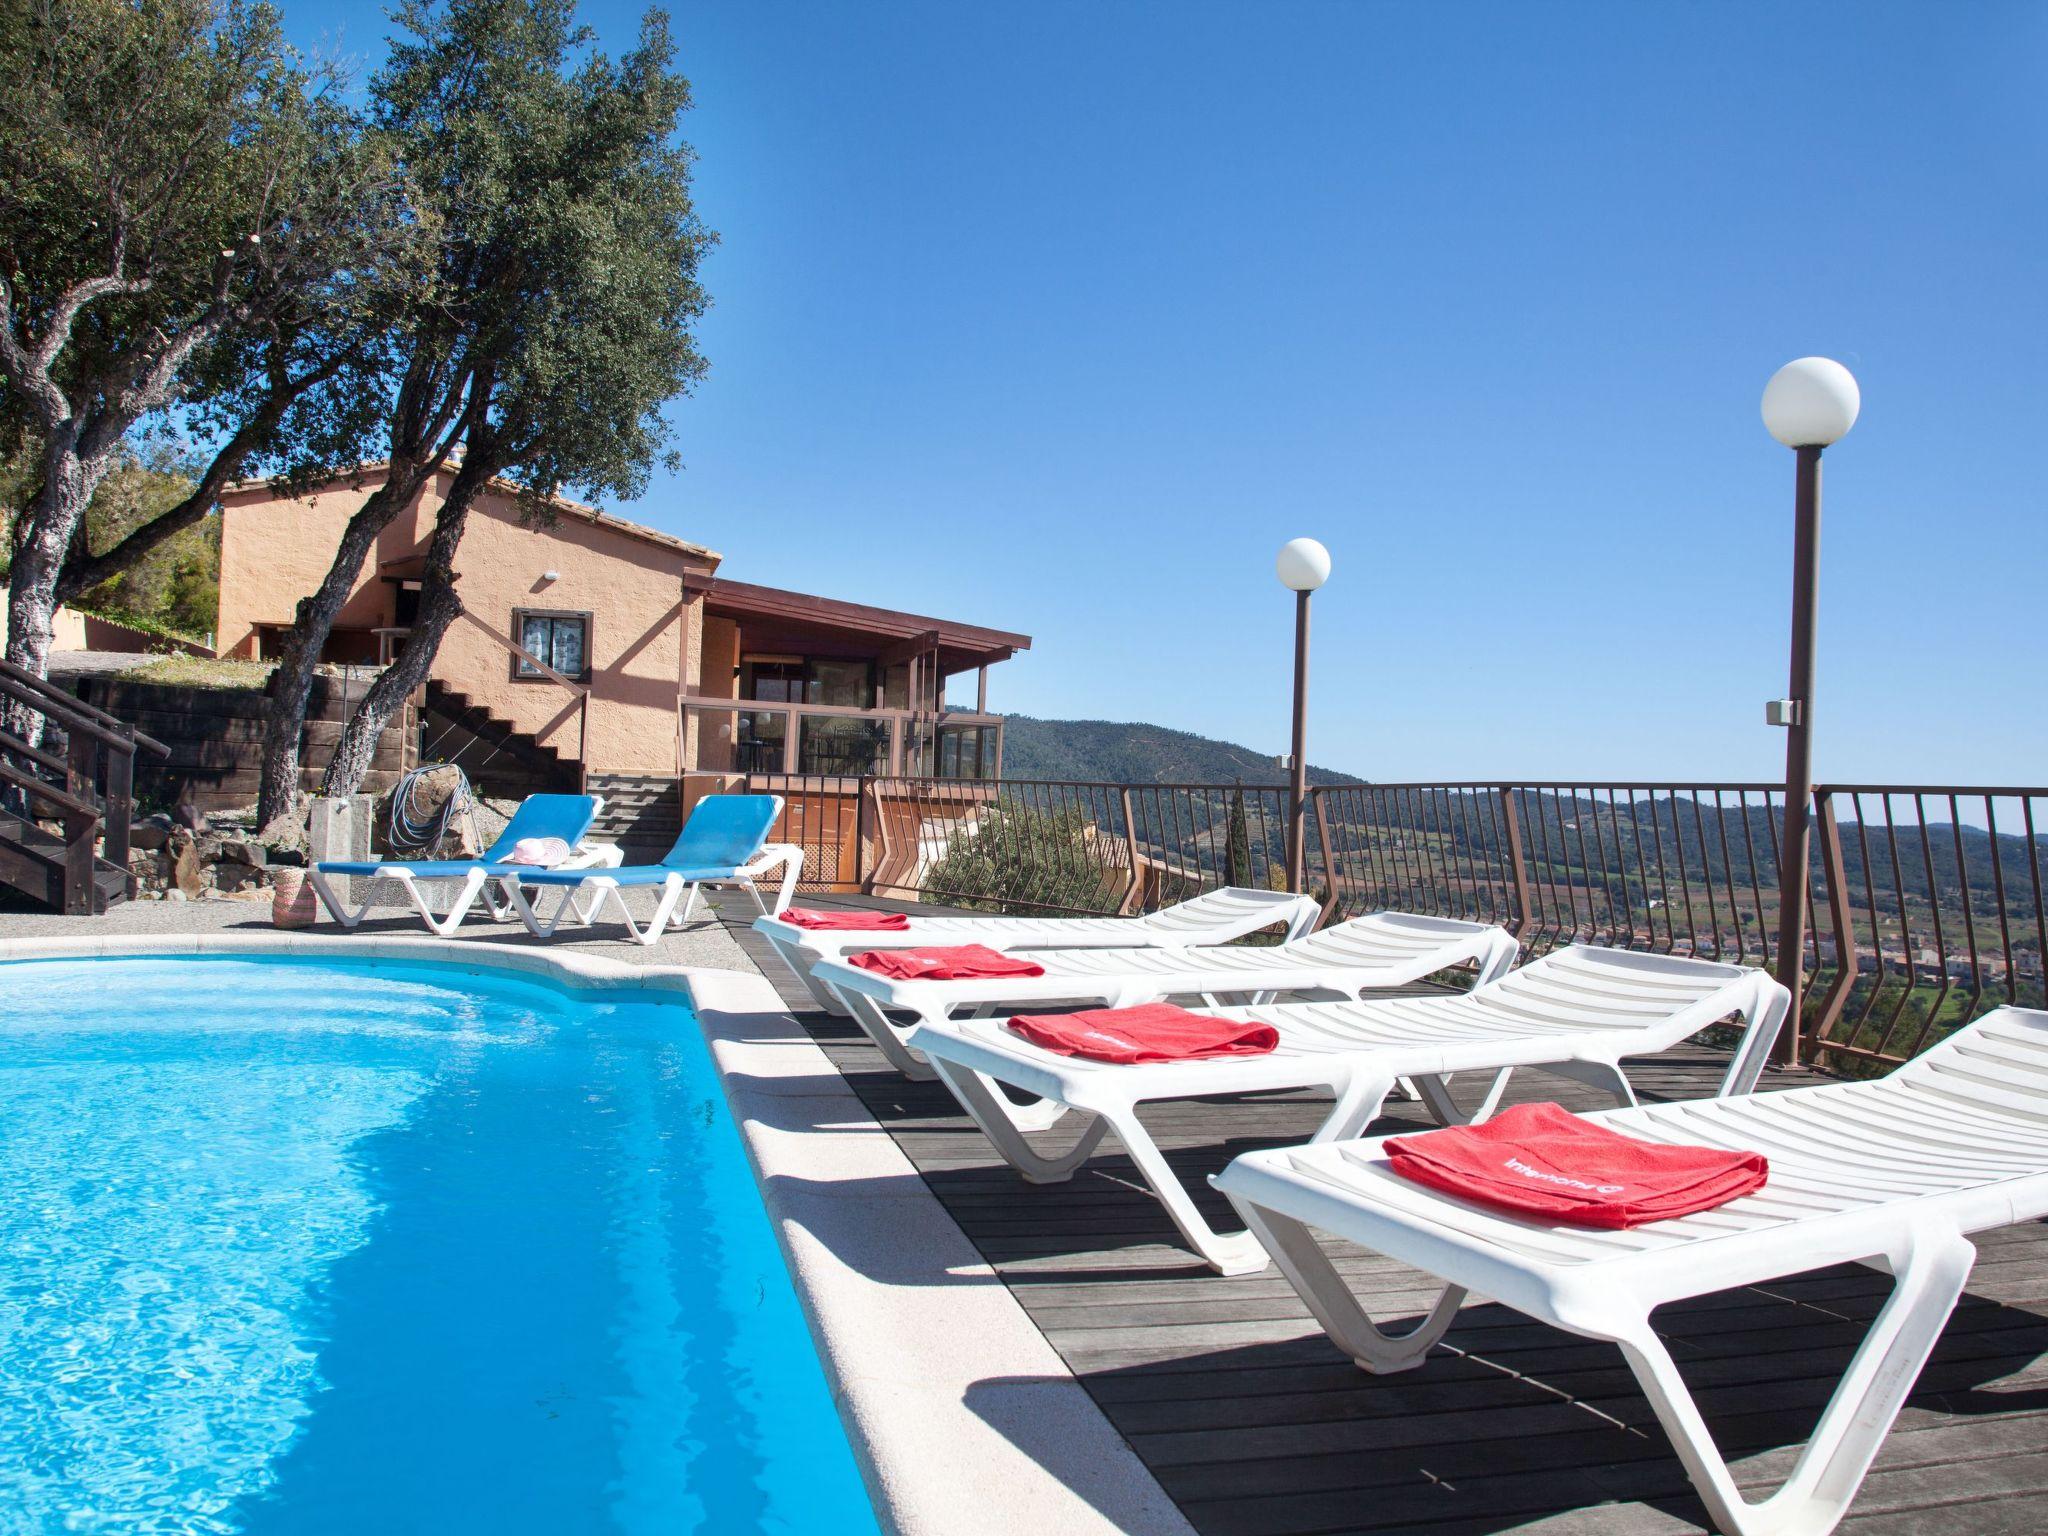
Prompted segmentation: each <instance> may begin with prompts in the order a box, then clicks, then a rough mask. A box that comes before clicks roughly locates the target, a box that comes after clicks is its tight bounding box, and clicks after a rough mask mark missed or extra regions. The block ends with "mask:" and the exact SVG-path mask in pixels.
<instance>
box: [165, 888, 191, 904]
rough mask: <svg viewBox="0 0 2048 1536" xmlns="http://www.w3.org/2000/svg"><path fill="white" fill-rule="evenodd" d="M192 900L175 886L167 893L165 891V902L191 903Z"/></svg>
mask: <svg viewBox="0 0 2048 1536" xmlns="http://www.w3.org/2000/svg"><path fill="white" fill-rule="evenodd" d="M191 899H192V898H191V897H189V896H187V895H186V894H185V893H184V892H183V891H181V890H179V889H178V888H177V887H176V886H175V885H174V886H172V887H171V888H170V889H169V890H167V891H165V892H164V900H165V901H190V900H191Z"/></svg>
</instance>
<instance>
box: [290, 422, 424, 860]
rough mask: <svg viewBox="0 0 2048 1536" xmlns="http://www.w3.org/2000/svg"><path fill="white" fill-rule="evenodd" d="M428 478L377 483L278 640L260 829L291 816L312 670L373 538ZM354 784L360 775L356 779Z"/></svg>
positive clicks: (405, 474)
mask: <svg viewBox="0 0 2048 1536" xmlns="http://www.w3.org/2000/svg"><path fill="white" fill-rule="evenodd" d="M431 473H432V468H431V467H430V466H428V465H423V464H421V463H418V462H394V463H393V464H392V466H391V469H390V472H389V473H388V474H387V475H386V476H385V479H384V483H383V484H382V485H380V486H378V487H377V489H376V490H374V491H372V492H371V493H370V496H369V499H368V500H366V501H365V502H364V503H363V504H362V506H360V507H359V508H357V509H356V514H355V516H353V517H351V518H350V519H349V520H348V526H347V527H346V528H345V529H343V530H342V534H341V543H340V544H339V545H338V546H337V547H336V549H335V552H334V560H333V562H332V563H331V564H330V565H329V566H328V567H327V575H326V576H325V577H324V578H323V579H322V580H321V582H320V586H319V588H318V590H316V591H315V592H314V593H313V594H312V595H311V596H310V597H302V598H300V599H299V608H298V614H297V616H296V618H295V619H294V621H293V623H292V627H291V629H290V630H289V631H288V632H287V633H286V635H285V637H284V650H283V653H282V654H281V655H279V657H278V659H277V669H276V670H275V671H274V672H272V673H271V676H270V688H269V692H270V702H269V703H268V705H266V706H265V709H264V714H263V762H262V778H261V781H260V783H259V785H258V788H257V791H256V825H257V826H259V827H267V826H269V825H270V823H271V822H273V821H275V820H276V819H277V818H278V817H280V816H283V815H285V814H286V813H288V812H292V811H296V810H297V809H298V808H299V736H300V734H301V733H302V732H303V731H304V730H305V726H306V706H307V702H308V701H309V700H310V699H311V698H312V696H313V678H314V675H315V669H316V668H317V667H318V666H319V665H320V653H321V651H322V650H324V649H325V648H326V646H327V637H328V635H329V634H331V633H332V632H333V630H334V618H335V615H336V614H338V613H340V612H341V608H342V605H343V604H344V603H346V602H347V601H348V598H349V594H350V593H351V592H352V591H354V590H355V585H356V581H357V579H358V578H359V577H360V576H361V575H362V572H363V562H364V561H365V560H367V559H368V558H369V557H370V552H371V551H372V550H373V549H375V548H376V544H377V535H378V534H380V533H382V532H383V531H384V530H385V529H386V528H387V527H389V526H390V524H391V522H392V520H393V519H395V518H396V517H397V516H398V514H399V513H400V512H402V511H404V510H405V508H406V507H408V506H410V505H411V504H412V499H413V497H414V496H415V495H417V494H418V493H419V489H420V487H421V486H422V485H424V484H425V483H426V481H427V478H428V476H429V475H430V474H431ZM358 778H359V779H360V775H359V776H358Z"/></svg>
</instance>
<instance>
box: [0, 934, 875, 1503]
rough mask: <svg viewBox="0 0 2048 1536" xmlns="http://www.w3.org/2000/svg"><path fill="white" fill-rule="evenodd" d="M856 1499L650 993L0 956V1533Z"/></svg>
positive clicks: (671, 1006)
mask: <svg viewBox="0 0 2048 1536" xmlns="http://www.w3.org/2000/svg"><path fill="white" fill-rule="evenodd" d="M875 1528H876V1527H875V1521H874V1516H873V1513H872V1511H871V1509H870V1506H869V1504H868V1500H867V1497H866V1495H865V1493H864V1491H863V1489H862V1486H861V1482H860V1478H859V1475H858V1472H857V1471H856V1468H855V1466H854V1460H853V1456H852V1453H851V1451H850V1449H849V1447H848V1445H847V1441H846V1438H845V1434H844V1432H843V1430H842V1428H841V1425H840V1422H839V1419H838V1415H837V1414H836V1412H835V1411H834V1408H833V1406H832V1402H831V1399H830V1396H829V1394H828V1392H827V1389H826V1385H825V1381H824V1375H823V1372H822V1370H821V1368H820V1365H819V1363H818V1359H817V1356H816V1354H815V1352H814V1349H813V1346H812V1343H811V1339H810V1334H809V1331H808V1329H807V1328H806V1326H805V1323H804V1319H803V1316H802V1313H801V1310H800V1308H799V1306H798V1303H797V1299H796V1296H795V1294H794V1292H793V1290H792V1288H791V1284H790V1280H789V1276H788V1273H787V1271H786V1269H785V1267H784V1265H783V1262H782V1257H781V1254H780V1251H779V1250H778V1248H777V1246H776V1242H775V1238H774V1234H773V1232H772V1231H771V1230H770V1227H769V1223H768V1220H767V1217H766V1214H765V1212H764V1211H763V1209H762V1207H761V1202H760V1197H759V1193H758V1190H757V1188H756V1185H755V1181H754V1177H753V1174H752V1170H751V1168H750V1167H749V1166H748V1163H747V1160H746V1156H745V1152H744V1150H743V1148H742V1145H741V1142H740V1139H739V1135H738V1132H737V1128H736V1127H735V1126H734V1125H733V1123H732V1120H731V1117H730V1116H729V1114H728V1113H727V1110H726V1105H725V1100H724V1097H723V1094H722V1091H721V1089H720V1086H719V1083H718V1080H717V1075H716V1073H715V1071H714V1069H713V1066H712V1063H711V1060H710V1057H709V1053H708V1051H707V1050H706V1048H705V1046H704V1044H703V1041H702V1037H701V1035H700V1033H699V1031H698V1029H697V1026H696V1022H695V1020H694V1018H693V1017H692V1015H691V1014H690V1011H689V1009H688V1007H687V1006H686V1005H685V1003H684V1001H683V999H682V996H681V994H680V993H671V992H666V991H656V990H653V989H648V990H645V991H643V990H641V989H638V988H624V989H617V990H613V989H606V988H601V987H600V988H576V987H570V986H567V985H558V984H556V983H555V982H553V981H552V980H549V979H546V978H544V977H541V976H537V975H525V974H519V973H514V972H509V971H505V970H499V969H495V968H492V967H489V966H483V965H469V964H460V963H453V962H442V961H423V960H390V959H379V960H354V959H346V958H342V959H329V958H325V957H319V958H309V957H303V956H284V955H280V956H276V957H271V956H261V957H256V956H249V955H204V954H202V955H178V956H175V957H168V956H165V957H147V956H143V957H122V958H106V959H90V960H70V959H65V960H25V961H14V962H8V963H5V964H0V1531H4V1532H8V1533H13V1532H24V1533H26V1532H44V1531H58V1530H63V1531H120V1532H123V1533H128V1532H147V1533H160V1532H161V1533H168V1532H209V1533H211V1532H235V1533H251V1536H255V1533H283V1532H290V1533H295V1536H296V1533H309V1532H340V1531H349V1532H362V1531H421V1532H428V1531H431V1532H450V1533H455V1532H465V1533H466V1532H485V1531H489V1532H493V1533H516V1532H543V1531H545V1532H548V1533H551V1536H554V1533H571V1532H585V1531H589V1532H599V1531H617V1532H628V1533H639V1532H656V1531H659V1532H688V1531H705V1532H719V1533H724V1532H734V1533H742V1532H752V1531H761V1532H784V1531H787V1532H835V1533H836V1532H841V1531H845V1532H872V1531H873V1530H875Z"/></svg>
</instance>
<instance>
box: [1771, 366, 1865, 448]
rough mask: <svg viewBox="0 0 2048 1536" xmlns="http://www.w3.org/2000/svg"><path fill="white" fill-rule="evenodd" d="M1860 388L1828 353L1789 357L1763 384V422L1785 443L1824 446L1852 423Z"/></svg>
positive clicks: (1860, 401) (1835, 440)
mask: <svg viewBox="0 0 2048 1536" xmlns="http://www.w3.org/2000/svg"><path fill="white" fill-rule="evenodd" d="M1862 405H1863V392H1862V391H1861V390H1859V389H1858V388H1857V387H1856V375H1854V374H1853V373H1851V372H1850V371H1849V370H1848V369H1846V368H1844V367H1843V366H1842V365H1841V364H1840V363H1838V362H1836V361H1835V360H1834V359H1833V358H1831V357H1799V358H1794V359H1793V360H1792V361H1791V362H1789V363H1787V364H1786V365H1785V366H1784V367H1782V368H1780V369H1779V370H1778V371H1777V372H1776V373H1774V374H1772V375H1771V381H1770V383H1768V384H1766V385H1765V386H1764V402H1763V415H1764V426H1765V427H1766V428H1768V429H1769V431H1770V434H1771V436H1773V437H1775V438H1776V439H1777V440H1778V441H1779V442H1781V443H1783V444H1784V445H1785V446H1786V447H1787V448H1826V447H1829V446H1830V445H1832V444H1834V443H1838V442H1840V441H1841V440H1842V439H1843V438H1845V437H1847V436H1848V435H1849V429H1850V428H1851V427H1853V426H1855V425H1856V413H1857V411H1858V410H1860V409H1861V408H1862Z"/></svg>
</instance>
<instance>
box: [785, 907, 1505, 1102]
mask: <svg viewBox="0 0 2048 1536" xmlns="http://www.w3.org/2000/svg"><path fill="white" fill-rule="evenodd" d="M1518 953H1519V946H1518V945H1517V944H1516V943H1515V940H1514V938H1513V936H1512V935H1510V934H1509V933H1508V932H1507V930H1506V929H1503V928H1495V927H1490V926H1489V925H1487V924H1485V923H1465V922H1458V921H1456V920H1454V919H1451V918H1443V917H1415V916H1410V915H1409V914H1407V913H1404V912H1374V913H1370V914H1368V915H1367V916H1364V917H1354V918H1352V919H1351V920H1350V921H1349V922H1343V923H1338V924H1336V925H1335V926H1333V927H1329V928H1325V929H1323V930H1322V931H1321V932H1319V933H1312V934H1310V935H1308V936H1307V937H1306V938H1300V939H1289V940H1287V941H1286V942H1285V943H1282V944H1278V945H1273V946H1270V947H1268V946H1260V945H1251V944H1211V945H1204V946H1202V947H1200V948H1187V947H1183V946H1175V947H1172V948H1166V947H1161V948H1157V949H1036V950H1032V951H1030V952H1029V958H1030V959H1031V960H1032V961H1033V962H1034V963H1036V964H1038V965H1041V966H1043V967H1044V968H1045V974H1044V975H1043V976H1021V977H1004V978H1000V979H990V980H987V981H897V980H893V979H892V978H890V977H887V976H879V975H877V974H876V973H875V972H873V971H870V970H865V969H863V968H862V967H860V966H857V965H853V964H851V963H849V962H846V961H840V960H820V961H818V962H817V964H816V966H815V967H814V969H813V972H812V974H813V975H815V976H816V977H817V979H818V980H819V981H821V982H823V983H824V984H825V985H826V986H828V987H830V988H831V989H832V990H833V991H834V992H836V993H838V994H839V996H840V999H841V1000H842V1001H843V1002H844V1003H845V1004H846V1006H847V1008H848V1010H849V1011H851V1013H852V1014H853V1017H854V1021H855V1022H856V1023H858V1024H859V1025H860V1027H861V1028H862V1029H863V1030H865V1031H866V1032H867V1035H868V1038H869V1039H871V1040H873V1041H874V1042H875V1044H876V1045H878V1046H880V1047H881V1050H882V1054H883V1055H884V1056H886V1057H887V1058H888V1059H889V1065H891V1066H892V1067H894V1068H896V1070H897V1071H899V1072H901V1073H903V1074H904V1076H906V1077H913V1078H920V1079H921V1078H929V1077H930V1076H932V1069H931V1067H929V1066H928V1065H926V1063H925V1062H924V1061H923V1060H922V1059H921V1058H920V1057H918V1056H917V1055H916V1054H915V1053H914V1052H913V1051H912V1050H911V1049H910V1047H909V1046H908V1045H906V1044H905V1043H904V1039H905V1037H906V1036H907V1035H908V1034H909V1032H910V1031H911V1030H912V1029H913V1028H915V1027H916V1026H917V1025H923V1024H941V1023H944V1022H945V1021H946V1019H948V1018H949V1017H951V1016H952V1015H953V1014H954V1013H955V1012H956V1011H957V1010H960V1009H970V1010H972V1017H975V1018H987V1017H989V1016H990V1015H991V1014H992V1013H998V1012H1009V1011H1012V1010H1014V1009H1015V1008H1016V1007H1017V1006H1019V1005H1022V1004H1042V1003H1058V1002H1074V1003H1083V1004H1089V1005H1093V1006H1098V1007H1109V1008H1125V1007H1129V1006H1131V1005H1132V1004H1134V1003H1149V1002H1153V1001H1155V1000H1157V999H1159V998H1162V997H1200V998H1201V999H1203V1000H1204V1001H1205V1002H1207V1003H1208V1004H1210V1006H1212V1007H1213V1006H1216V1005H1218V1004H1220V1003H1221V1002H1222V1001H1223V1000H1224V999H1225V998H1241V999H1246V1000H1249V1001H1252V1002H1258V1003H1263V1002H1267V1001H1269V1000H1270V999H1271V998H1272V996H1273V995H1274V994H1275V993H1279V992H1306V993H1322V994H1327V995H1329V996H1333V997H1338V998H1349V997H1357V996H1358V995H1359V994H1360V993H1362V992H1370V991H1375V990H1379V989H1383V988H1387V987H1400V986H1406V985H1407V984H1408V983H1409V982H1412V981H1420V980H1421V979H1422V978H1423V977H1425V976H1429V975H1433V974H1435V973H1436V972H1437V971H1443V970H1449V969H1451V968H1452V967H1453V966H1461V965H1466V964H1471V965H1475V966H1477V967H1478V981H1479V982H1481V983H1484V982H1489V981H1492V980H1494V979H1495V978H1496V977H1499V976H1503V975H1505V974H1506V973H1507V972H1508V970H1509V969H1510V968H1511V967H1512V966H1513V965H1514V963H1515V959H1516V956H1517V954H1518ZM891 1011H897V1012H902V1013H908V1014H911V1015H913V1022H911V1023H901V1024H899V1023H897V1022H896V1021H895V1020H893V1019H891V1018H890V1017H889V1014H890V1012H891Z"/></svg>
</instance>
